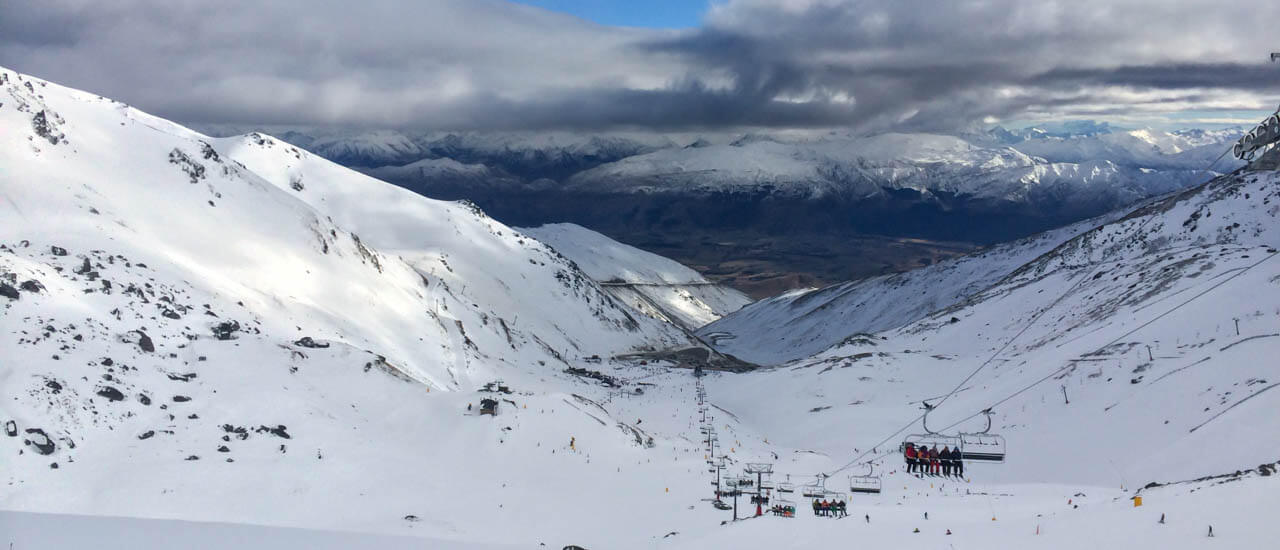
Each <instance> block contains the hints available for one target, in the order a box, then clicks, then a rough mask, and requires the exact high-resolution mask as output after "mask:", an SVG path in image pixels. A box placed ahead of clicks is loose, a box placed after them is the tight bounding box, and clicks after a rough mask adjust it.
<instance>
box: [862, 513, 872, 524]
mask: <svg viewBox="0 0 1280 550" xmlns="http://www.w3.org/2000/svg"><path fill="white" fill-rule="evenodd" d="M863 517H865V518H867V523H871V514H867V515H866V516H863Z"/></svg>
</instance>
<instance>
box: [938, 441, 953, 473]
mask: <svg viewBox="0 0 1280 550" xmlns="http://www.w3.org/2000/svg"><path fill="white" fill-rule="evenodd" d="M938 462H940V463H942V475H944V476H950V475H951V448H950V447H948V446H946V445H943V446H942V450H941V451H938Z"/></svg>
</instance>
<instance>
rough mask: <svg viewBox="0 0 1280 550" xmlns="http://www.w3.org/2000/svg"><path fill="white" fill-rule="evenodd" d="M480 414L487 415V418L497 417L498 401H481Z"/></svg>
mask: <svg viewBox="0 0 1280 550" xmlns="http://www.w3.org/2000/svg"><path fill="white" fill-rule="evenodd" d="M480 414H487V415H489V416H498V400H497V399H489V398H485V399H481V400H480Z"/></svg>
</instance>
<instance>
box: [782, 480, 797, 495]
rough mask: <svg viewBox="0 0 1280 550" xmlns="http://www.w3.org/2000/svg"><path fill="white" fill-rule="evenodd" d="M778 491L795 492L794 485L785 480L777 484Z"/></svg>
mask: <svg viewBox="0 0 1280 550" xmlns="http://www.w3.org/2000/svg"><path fill="white" fill-rule="evenodd" d="M778 492H779V493H794V492H796V486H795V485H792V484H790V483H786V482H783V483H779V484H778Z"/></svg>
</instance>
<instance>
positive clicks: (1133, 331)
mask: <svg viewBox="0 0 1280 550" xmlns="http://www.w3.org/2000/svg"><path fill="white" fill-rule="evenodd" d="M1277 255H1280V251H1278V252H1272V253H1271V254H1268V255H1267V256H1266V257H1265V258H1262V259H1261V260H1258V261H1256V262H1254V263H1252V264H1250V265H1249V266H1247V267H1245V268H1244V269H1242V270H1240V271H1237V272H1235V273H1234V274H1232V275H1231V276H1230V277H1227V278H1226V279H1223V280H1221V281H1218V282H1217V283H1214V284H1213V286H1210V287H1209V288H1206V289H1204V290H1202V291H1200V292H1199V293H1197V294H1196V295H1195V296H1192V297H1190V298H1187V299H1186V300H1185V301H1183V302H1182V303H1180V304H1178V305H1176V306H1173V307H1171V308H1169V309H1168V310H1166V311H1165V312H1164V313H1161V314H1160V315H1157V316H1155V317H1153V318H1152V319H1150V320H1148V321H1147V322H1145V323H1142V324H1140V325H1138V326H1136V327H1134V328H1133V330H1130V331H1129V332H1126V333H1124V334H1121V335H1120V336H1117V337H1116V338H1114V339H1112V340H1111V341H1110V342H1107V343H1106V344H1103V345H1101V346H1098V349H1099V350H1101V349H1104V348H1107V347H1109V346H1111V345H1113V344H1115V343H1116V342H1119V341H1120V340H1123V339H1125V338H1128V337H1129V336H1131V335H1133V333H1135V332H1138V331H1139V330H1142V329H1144V328H1146V327H1148V326H1150V325H1151V324H1152V323H1155V322H1156V321H1159V320H1160V319H1163V318H1164V317H1165V316H1166V315H1169V314H1170V313H1173V312H1174V311H1177V310H1179V309H1181V308H1182V306H1185V305H1187V304H1189V303H1191V302H1192V301H1194V300H1196V299H1197V298H1199V297H1201V296H1204V295H1205V294H1208V293H1210V292H1212V291H1213V290H1214V289H1216V288H1218V287H1220V286H1222V285H1225V284H1227V283H1229V282H1231V280H1233V279H1235V278H1236V277H1239V276H1241V275H1244V274H1245V273H1246V272H1248V271H1249V270H1250V269H1253V268H1255V267H1257V266H1259V265H1262V263H1263V262H1266V261H1267V260H1270V259H1271V258H1274V257H1276V256H1277ZM1074 367H1075V365H1074V364H1071V363H1068V364H1067V365H1066V366H1064V367H1062V368H1060V369H1058V370H1055V371H1053V372H1051V373H1049V374H1048V375H1047V376H1045V377H1044V378H1041V379H1039V380H1036V381H1035V382H1032V383H1031V384H1030V385H1028V386H1026V387H1024V388H1022V389H1020V390H1018V391H1016V392H1013V393H1012V394H1011V395H1009V396H1008V397H1005V398H1004V399H1001V400H999V401H996V402H995V403H994V404H992V405H991V406H990V407H987V408H985V409H983V410H981V411H978V412H976V413H973V414H972V415H970V416H968V417H965V418H963V419H961V420H959V421H958V422H956V423H954V424H951V425H950V426H947V427H946V428H943V431H946V430H949V429H951V428H954V427H956V426H957V425H959V424H962V423H964V422H967V421H969V420H971V419H973V418H975V417H977V416H978V415H980V414H982V413H983V412H985V411H988V410H991V409H994V408H996V407H998V406H1000V405H1003V404H1004V403H1006V402H1008V401H1009V400H1010V399H1013V398H1015V397H1017V396H1019V395H1021V394H1022V393H1023V392H1026V391H1027V390H1029V389H1031V388H1034V387H1036V386H1038V385H1040V384H1041V383H1043V382H1044V381H1045V380H1048V379H1050V378H1053V377H1054V376H1057V375H1058V374H1059V373H1061V372H1063V371H1066V370H1068V369H1071V368H1074Z"/></svg>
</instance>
